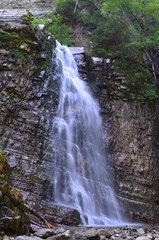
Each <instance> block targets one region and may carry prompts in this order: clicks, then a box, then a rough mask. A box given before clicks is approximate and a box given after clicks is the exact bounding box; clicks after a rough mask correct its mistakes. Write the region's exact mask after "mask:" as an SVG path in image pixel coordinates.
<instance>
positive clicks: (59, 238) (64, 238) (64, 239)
mask: <svg viewBox="0 0 159 240" xmlns="http://www.w3.org/2000/svg"><path fill="white" fill-rule="evenodd" d="M69 239H70V230H68V231H66V232H64V233H61V234H58V235H56V236H54V237H53V238H52V240H69ZM48 240H51V238H48Z"/></svg>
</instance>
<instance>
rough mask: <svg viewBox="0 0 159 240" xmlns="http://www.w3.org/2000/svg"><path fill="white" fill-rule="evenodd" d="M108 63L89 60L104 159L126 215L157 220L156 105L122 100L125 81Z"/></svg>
mask: <svg viewBox="0 0 159 240" xmlns="http://www.w3.org/2000/svg"><path fill="white" fill-rule="evenodd" d="M113 66H114V63H113V61H111V60H109V59H99V58H97V59H96V58H92V63H91V64H90V73H89V74H90V79H96V86H98V87H96V88H95V91H96V95H97V98H98V99H99V102H100V105H101V113H102V116H103V131H104V139H105V149H106V153H107V157H108V160H109V163H110V166H111V165H112V168H113V169H114V176H115V179H114V182H115V187H116V189H117V191H118V193H119V196H120V198H121V200H122V202H123V204H124V207H125V206H126V207H127V208H126V212H127V213H128V215H131V216H132V217H133V218H135V219H143V220H144V221H147V222H149V223H150V222H152V221H158V220H159V206H158V196H159V191H158V177H159V175H158V161H159V159H158V147H157V145H158V139H159V136H158V126H159V121H158V120H159V119H158V102H156V104H150V103H145V104H141V103H139V102H138V101H137V100H136V101H133V102H132V101H128V100H127V98H126V92H125V89H126V81H125V79H124V78H123V77H122V76H120V74H119V73H117V72H116V70H115V69H114V67H113Z"/></svg>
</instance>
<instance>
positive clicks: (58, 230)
mask: <svg viewBox="0 0 159 240" xmlns="http://www.w3.org/2000/svg"><path fill="white" fill-rule="evenodd" d="M64 232H65V228H63V227H61V228H58V229H56V231H55V234H60V233H64Z"/></svg>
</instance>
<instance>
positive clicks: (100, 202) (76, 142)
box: [50, 42, 122, 226]
mask: <svg viewBox="0 0 159 240" xmlns="http://www.w3.org/2000/svg"><path fill="white" fill-rule="evenodd" d="M54 61H55V63H56V79H54V81H55V80H59V81H60V96H59V104H58V109H57V114H56V117H54V119H53V123H52V129H51V134H50V139H51V142H52V145H53V146H54V149H56V154H55V156H54V157H53V159H52V165H53V167H52V168H53V202H54V204H56V205H64V206H67V207H70V208H74V209H77V210H78V211H79V212H80V214H81V221H82V223H83V224H84V225H104V226H105V225H106V226H112V225H113V226H115V225H121V223H122V217H121V213H120V209H119V206H118V202H117V200H116V197H115V193H114V190H113V187H112V184H111V181H110V177H109V174H108V170H107V162H106V158H105V154H104V150H103V148H104V147H103V139H102V120H101V117H100V114H99V112H100V109H99V106H98V103H97V102H96V101H95V100H94V99H93V97H92V96H91V94H90V92H89V89H88V87H87V85H86V83H85V82H84V81H82V79H81V78H80V76H79V73H78V69H77V65H76V63H75V60H74V58H73V56H72V54H71V52H70V50H69V48H68V47H66V46H62V45H61V44H60V43H59V42H57V45H56V49H55V51H54Z"/></svg>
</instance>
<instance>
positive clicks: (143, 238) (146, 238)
mask: <svg viewBox="0 0 159 240" xmlns="http://www.w3.org/2000/svg"><path fill="white" fill-rule="evenodd" d="M136 240H151V238H149V237H146V236H141V237H137V238H136Z"/></svg>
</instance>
